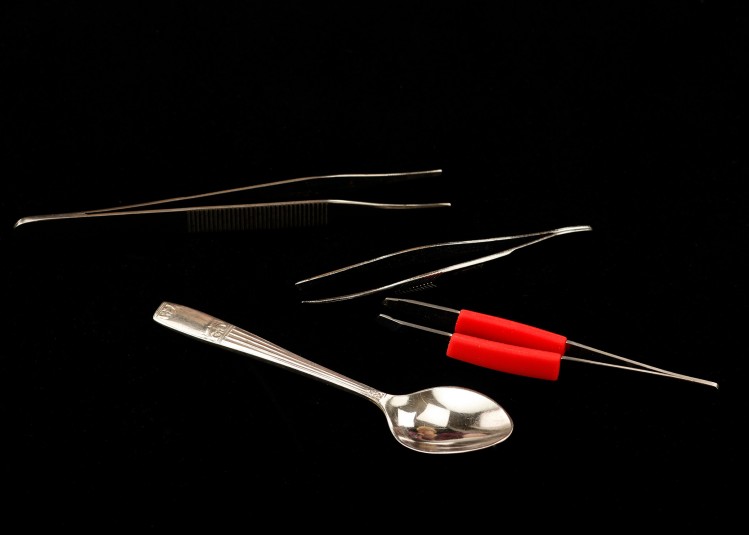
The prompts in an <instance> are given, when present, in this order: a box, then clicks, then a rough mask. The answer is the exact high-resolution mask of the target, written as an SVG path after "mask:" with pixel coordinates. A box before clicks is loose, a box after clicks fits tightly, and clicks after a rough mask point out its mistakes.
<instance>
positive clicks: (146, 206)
mask: <svg viewBox="0 0 749 535" xmlns="http://www.w3.org/2000/svg"><path fill="white" fill-rule="evenodd" d="M441 174H442V170H441V169H430V170H427V171H411V172H402V173H356V174H337V175H317V176H307V177H301V178H293V179H288V180H278V181H275V182H266V183H262V184H254V185H251V186H243V187H239V188H232V189H224V190H219V191H211V192H207V193H199V194H197V195H184V196H180V197H172V198H169V199H159V200H155V201H149V202H143V203H137V204H128V205H125V206H115V207H110V208H99V209H96V210H84V211H80V212H68V213H61V214H42V215H32V216H26V217H22V218H21V219H19V220H18V221H16V223H15V225H14V226H13V227H14V228H18V227H20V226H22V225H27V224H29V223H36V222H42V221H61V220H70V219H79V220H85V219H96V218H102V217H121V216H131V217H132V216H147V215H165V214H175V215H176V214H188V215H189V214H193V213H197V214H203V217H207V216H206V215H205V214H213V215H212V216H211V217H216V215H215V214H216V213H217V212H225V211H228V210H238V209H244V210H253V209H254V210H263V209H266V208H268V207H276V208H278V209H282V210H286V211H288V212H290V213H294V212H295V211H296V210H297V209H298V208H299V207H304V206H305V205H310V204H317V205H320V204H322V205H347V206H356V207H361V208H377V209H384V210H413V209H428V208H449V207H450V206H451V205H450V203H448V202H429V203H378V202H365V201H356V200H348V199H335V198H334V199H331V198H319V199H317V198H316V199H303V200H296V201H291V200H289V201H278V202H262V203H240V202H232V203H220V204H213V205H199V206H174V205H175V204H177V203H184V202H186V201H201V202H202V201H203V200H204V199H207V198H210V197H218V196H227V195H234V194H237V193H246V192H252V191H253V190H254V191H258V190H269V189H270V190H273V188H277V187H294V186H302V185H309V184H332V185H335V184H337V183H342V182H343V183H345V184H346V187H347V188H348V189H350V188H354V187H356V186H358V185H366V184H387V183H389V182H400V181H407V180H412V179H417V178H428V177H434V176H439V175H441ZM273 191H275V190H273Z"/></svg>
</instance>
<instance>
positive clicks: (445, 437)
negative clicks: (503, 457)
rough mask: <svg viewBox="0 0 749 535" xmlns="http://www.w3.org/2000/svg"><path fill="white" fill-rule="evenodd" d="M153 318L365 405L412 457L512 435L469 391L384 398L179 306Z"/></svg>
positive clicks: (507, 421) (494, 408)
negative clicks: (379, 413) (317, 382)
mask: <svg viewBox="0 0 749 535" xmlns="http://www.w3.org/2000/svg"><path fill="white" fill-rule="evenodd" d="M153 318H154V320H155V321H156V322H158V323H160V324H162V325H164V326H166V327H169V328H171V329H174V330H176V331H179V332H181V333H183V334H186V335H189V336H193V337H195V338H198V339H200V340H203V341H206V342H212V343H214V344H217V345H220V346H223V347H225V348H228V349H231V350H234V351H239V352H241V353H244V354H247V355H252V356H254V357H258V358H261V359H263V360H266V361H269V362H271V363H273V364H276V365H280V366H284V367H287V368H290V369H292V370H294V371H297V372H301V373H304V374H307V375H310V376H312V377H314V378H316V379H319V380H322V381H325V382H328V383H330V384H333V385H335V386H338V387H340V388H343V389H345V390H349V391H350V392H353V393H355V394H358V395H359V396H362V397H364V398H366V399H368V400H370V401H371V402H373V403H374V404H375V405H377V406H378V407H380V409H382V411H383V412H384V414H385V417H386V418H387V422H388V425H389V427H390V431H391V432H392V434H393V436H394V437H395V439H396V440H397V441H398V442H399V443H401V444H402V445H404V446H405V447H407V448H409V449H411V450H414V451H418V452H421V453H435V454H444V453H464V452H469V451H475V450H480V449H484V448H488V447H490V446H494V445H496V444H498V443H500V442H502V441H504V440H506V439H507V438H508V437H509V436H510V434H511V433H512V430H513V422H512V419H511V418H510V416H509V415H508V414H507V412H506V411H505V410H504V409H503V408H502V407H501V406H500V405H499V404H497V403H496V402H495V401H494V400H492V399H490V398H488V397H486V396H485V395H483V394H480V393H478V392H475V391H473V390H470V389H466V388H461V387H456V386H441V387H435V388H429V389H425V390H421V391H418V392H414V393H411V394H402V395H393V394H387V393H385V392H381V391H379V390H377V389H375V388H372V387H370V386H367V385H365V384H363V383H360V382H359V381H355V380H353V379H350V378H348V377H346V376H344V375H341V374H340V373H337V372H335V371H333V370H330V369H328V368H325V367H324V366H321V365H319V364H316V363H315V362H312V361H310V360H307V359H306V358H304V357H301V356H299V355H297V354H295V353H292V352H290V351H288V350H286V349H284V348H282V347H279V346H277V345H275V344H273V343H271V342H269V341H267V340H265V339H263V338H260V337H259V336H256V335H254V334H252V333H250V332H248V331H246V330H244V329H240V328H238V327H236V326H234V325H232V324H230V323H227V322H225V321H222V320H219V319H217V318H215V317H213V316H210V315H208V314H206V313H204V312H200V311H198V310H194V309H192V308H189V307H186V306H183V305H178V304H174V303H169V302H163V303H162V304H161V305H160V306H159V308H158V309H157V310H156V312H155V313H154V316H153Z"/></svg>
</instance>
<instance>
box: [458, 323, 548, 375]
mask: <svg viewBox="0 0 749 535" xmlns="http://www.w3.org/2000/svg"><path fill="white" fill-rule="evenodd" d="M447 356H448V357H452V358H454V359H458V360H462V361H463V362H467V363H469V364H475V365H477V366H483V367H484V368H490V369H492V370H497V371H500V372H505V373H512V374H515V375H523V376H525V377H534V378H536V379H548V380H550V381H556V380H557V378H558V377H559V367H560V364H561V362H562V353H555V352H551V351H543V350H540V349H533V348H529V347H521V346H516V345H509V344H505V343H502V342H495V341H493V340H486V339H485V338H477V337H475V336H468V335H466V334H461V333H454V334H453V335H452V336H451V337H450V343H449V344H448V345H447Z"/></svg>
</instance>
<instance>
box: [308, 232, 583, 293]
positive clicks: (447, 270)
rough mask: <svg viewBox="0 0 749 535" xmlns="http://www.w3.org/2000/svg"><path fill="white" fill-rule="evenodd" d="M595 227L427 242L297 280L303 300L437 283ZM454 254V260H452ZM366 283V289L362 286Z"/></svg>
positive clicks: (409, 289) (379, 291)
mask: <svg viewBox="0 0 749 535" xmlns="http://www.w3.org/2000/svg"><path fill="white" fill-rule="evenodd" d="M589 230H593V229H592V228H591V227H589V226H586V225H582V226H570V227H562V228H557V229H553V230H547V231H542V232H532V233H529V234H519V235H515V236H501V237H496V238H486V239H477V240H463V241H451V242H444V243H435V244H429V245H422V246H418V247H412V248H409V249H404V250H401V251H396V252H394V253H389V254H385V255H382V256H378V257H376V258H372V259H370V260H365V261H363V262H358V263H356V264H352V265H349V266H346V267H343V268H340V269H336V270H333V271H328V272H326V273H322V274H320V275H316V276H314V277H309V278H307V279H304V280H301V281H299V282H297V283H295V284H296V287H297V288H298V289H299V290H302V291H304V292H305V293H306V296H307V297H305V298H304V299H303V300H302V303H334V302H337V301H346V300H349V299H355V298H357V297H365V296H369V295H374V294H378V293H381V292H385V291H396V292H398V293H404V292H412V291H418V290H422V289H427V288H430V287H432V286H435V283H436V280H437V279H438V278H440V277H443V276H445V275H448V274H451V273H455V272H459V271H464V270H467V269H469V268H474V267H478V266H481V265H483V264H485V263H486V262H489V261H491V260H495V259H498V258H502V257H504V256H507V255H509V254H510V253H512V252H514V251H517V250H518V249H522V248H523V247H528V246H529V245H533V244H535V243H539V242H542V241H544V240H547V239H549V238H553V237H555V236H561V235H563V234H569V233H573V232H582V231H589ZM508 241H509V242H513V243H514V245H512V246H510V247H505V248H502V249H500V250H495V247H496V246H497V245H501V244H503V243H506V242H508ZM448 258H449V259H451V260H450V262H452V263H447V262H448V260H447V259H448ZM362 286H364V288H365V289H361V287H362ZM326 293H327V294H328V296H325V294H326ZM330 294H333V295H332V296H330Z"/></svg>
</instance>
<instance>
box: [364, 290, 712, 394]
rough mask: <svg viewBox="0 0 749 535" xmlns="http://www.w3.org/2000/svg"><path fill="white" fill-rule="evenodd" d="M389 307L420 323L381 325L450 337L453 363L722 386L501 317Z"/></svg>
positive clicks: (401, 304) (392, 302)
mask: <svg viewBox="0 0 749 535" xmlns="http://www.w3.org/2000/svg"><path fill="white" fill-rule="evenodd" d="M384 305H385V307H387V308H388V309H390V310H391V311H393V312H395V315H400V316H403V315H406V316H408V315H410V316H418V319H416V320H415V321H418V323H416V322H415V321H407V320H404V319H402V318H398V317H395V315H393V314H392V313H391V314H380V315H379V317H378V319H379V320H381V321H382V322H383V323H384V324H385V325H387V326H391V327H395V328H396V329H397V328H399V327H411V328H414V329H420V330H422V331H427V332H431V333H433V334H438V335H443V336H447V337H448V338H449V339H450V341H449V343H448V346H447V350H446V354H447V356H448V357H451V358H454V359H457V360H461V361H463V362H466V363H468V364H474V365H476V366H482V367H484V368H489V369H493V370H496V371H500V372H505V373H510V374H513V375H520V376H525V377H531V378H535V379H546V380H550V381H556V380H557V379H558V378H559V370H560V364H561V361H562V360H569V361H575V362H582V363H586V364H595V365H598V366H608V367H611V368H619V369H622V370H629V371H636V372H641V373H649V374H653V375H659V376H661V377H670V378H672V379H681V380H684V381H691V382H693V383H699V384H703V385H706V386H712V387H714V388H718V383H716V382H714V381H707V380H705V379H699V378H696V377H690V376H688V375H683V374H680V373H675V372H671V371H668V370H664V369H662V368H656V367H655V366H651V365H649V364H644V363H642V362H638V361H635V360H632V359H629V358H625V357H622V356H619V355H615V354H613V353H609V352H607V351H602V350H600V349H595V348H593V347H590V346H587V345H583V344H580V343H578V342H573V341H572V340H569V339H568V338H567V337H566V336H563V335H560V334H556V333H553V332H550V331H547V330H543V329H539V328H538V327H533V326H530V325H526V324H523V323H519V322H516V321H512V320H508V319H505V318H500V317H498V316H492V315H489V314H482V313H480V312H474V311H472V310H466V309H461V310H457V309H452V308H447V307H443V306H438V305H434V304H430V303H424V302H422V301H414V300H411V299H395V298H391V297H388V298H386V299H385V301H384ZM424 323H429V324H431V325H432V326H427V325H424ZM570 348H573V349H575V348H576V349H577V350H578V351H584V352H587V353H588V354H592V355H594V356H595V357H596V358H597V359H600V357H601V356H603V357H607V358H609V359H612V360H613V361H618V362H620V363H622V362H623V363H624V364H625V365H622V364H614V363H610V362H605V361H602V360H591V359H588V358H579V357H574V356H569V355H568V354H567V353H568V351H569V350H570Z"/></svg>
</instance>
